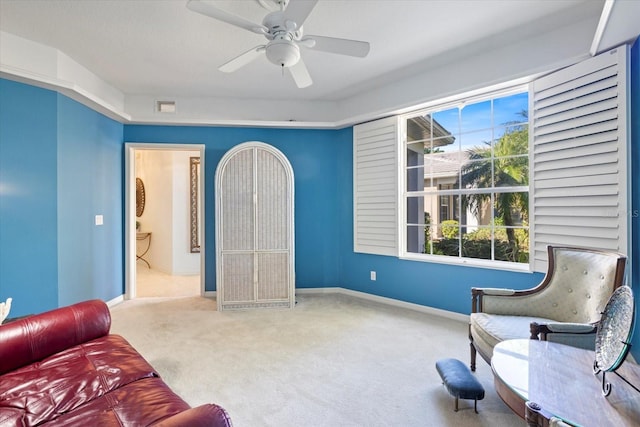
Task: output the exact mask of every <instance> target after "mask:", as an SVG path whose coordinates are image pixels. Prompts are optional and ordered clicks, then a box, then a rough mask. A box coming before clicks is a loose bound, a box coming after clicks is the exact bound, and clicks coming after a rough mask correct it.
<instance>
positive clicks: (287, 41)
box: [187, 0, 369, 88]
mask: <svg viewBox="0 0 640 427" xmlns="http://www.w3.org/2000/svg"><path fill="white" fill-rule="evenodd" d="M257 1H258V2H259V3H260V4H261V5H262V6H263V7H265V8H267V9H269V10H273V9H272V6H274V5H277V7H278V10H275V11H272V12H271V13H269V14H268V15H267V16H265V17H264V19H263V20H262V24H257V23H254V22H251V21H249V20H247V19H245V18H242V17H240V16H237V15H234V14H232V13H230V12H227V11H224V10H222V9H220V8H218V7H216V6H214V5H213V4H212V3H209V2H205V1H204V0H189V1H188V2H187V8H189V9H190V10H192V11H194V12H197V13H201V14H203V15H206V16H209V17H211V18H214V19H217V20H219V21H222V22H226V23H227V24H231V25H235V26H236V27H240V28H243V29H245V30H248V31H251V32H254V33H256V34H261V35H263V36H265V37H266V38H267V40H268V42H267V44H263V45H260V46H256V47H254V48H251V49H250V50H248V51H246V52H244V53H243V54H241V55H240V56H237V57H236V58H234V59H232V60H231V61H229V62H227V63H225V64H223V65H221V66H220V67H219V68H218V69H219V70H220V71H222V72H225V73H232V72H234V71H236V70H238V69H239V68H241V67H243V66H245V65H247V64H249V63H250V62H252V61H253V60H255V59H256V58H258V57H259V56H260V55H262V54H263V53H264V54H265V55H266V56H267V59H268V60H269V61H270V62H272V63H274V64H276V65H278V66H280V67H282V69H283V70H284V69H285V68H287V69H288V70H289V72H290V73H291V76H292V77H293V80H294V81H295V83H296V85H297V86H298V87H299V88H304V87H307V86H310V85H311V84H312V83H313V81H312V80H311V76H310V75H309V71H308V70H307V67H306V65H305V64H304V61H303V60H302V58H301V56H300V46H302V47H305V48H308V49H316V50H319V51H323V52H330V53H337V54H340V55H348V56H356V57H360V58H364V57H365V56H367V54H368V53H369V43H367V42H363V41H358V40H349V39H341V38H335V37H325V36H315V35H303V31H302V24H304V21H305V20H306V19H307V17H308V16H309V14H310V13H311V11H312V10H313V8H314V7H315V5H316V3H317V2H318V0H257Z"/></svg>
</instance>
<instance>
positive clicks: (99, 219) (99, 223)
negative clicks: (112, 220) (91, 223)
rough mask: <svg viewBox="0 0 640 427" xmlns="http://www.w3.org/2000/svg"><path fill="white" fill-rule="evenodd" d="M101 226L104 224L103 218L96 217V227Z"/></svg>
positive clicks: (100, 216)
mask: <svg viewBox="0 0 640 427" xmlns="http://www.w3.org/2000/svg"><path fill="white" fill-rule="evenodd" d="M102 224H104V218H103V217H102V215H96V225H102Z"/></svg>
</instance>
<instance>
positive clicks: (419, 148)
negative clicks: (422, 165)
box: [407, 141, 430, 166]
mask: <svg viewBox="0 0 640 427" xmlns="http://www.w3.org/2000/svg"><path fill="white" fill-rule="evenodd" d="M429 144H430V142H429V141H426V142H425V141H419V142H408V143H407V154H409V153H415V154H424V150H425V145H429ZM407 166H410V163H409V159H407Z"/></svg>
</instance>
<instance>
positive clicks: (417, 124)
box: [407, 115, 431, 143]
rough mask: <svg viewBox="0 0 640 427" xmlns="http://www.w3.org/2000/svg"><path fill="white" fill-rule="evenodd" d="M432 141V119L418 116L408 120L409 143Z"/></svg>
mask: <svg viewBox="0 0 640 427" xmlns="http://www.w3.org/2000/svg"><path fill="white" fill-rule="evenodd" d="M428 139H431V117H430V116H429V115H426V116H418V117H411V118H409V119H407V142H408V143H411V142H413V141H425V140H428Z"/></svg>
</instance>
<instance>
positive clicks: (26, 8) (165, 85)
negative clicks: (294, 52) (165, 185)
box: [0, 0, 640, 120]
mask: <svg viewBox="0 0 640 427" xmlns="http://www.w3.org/2000/svg"><path fill="white" fill-rule="evenodd" d="M294 1H296V0H294ZM619 2H620V1H619ZM215 3H216V4H218V5H219V6H220V7H221V8H224V9H225V10H227V11H230V12H233V13H235V14H237V15H241V16H242V17H244V18H247V19H249V20H252V21H255V22H261V21H262V18H263V17H264V15H266V14H267V13H268V11H267V10H266V9H264V8H263V7H261V6H260V4H259V3H258V1H256V0H235V1H229V0H226V1H216V2H215ZM634 3H635V2H634ZM638 3H640V2H638ZM185 5H186V0H83V1H79V0H47V1H45V0H0V31H3V32H5V33H9V34H12V35H15V36H19V37H21V38H24V39H27V40H30V41H33V42H37V43H39V44H42V45H44V46H48V47H51V48H53V49H56V50H57V51H59V52H61V53H64V54H66V55H67V56H68V57H70V58H71V59H72V60H73V61H75V62H77V63H78V64H80V65H82V66H83V67H85V68H86V69H88V70H89V71H90V72H91V73H93V74H95V75H96V76H97V77H98V78H100V79H102V80H103V81H104V82H105V83H106V84H107V85H108V86H110V87H112V88H113V89H115V90H116V91H117V92H120V93H122V95H123V97H124V98H125V99H129V100H131V102H129V101H125V103H124V106H123V107H122V108H123V110H127V108H128V109H130V110H132V111H129V113H130V114H132V115H133V116H134V117H133V119H135V111H133V110H135V105H136V100H137V99H147V97H148V98H149V99H159V98H166V99H169V98H173V99H178V100H180V99H192V100H193V99H200V100H201V103H204V104H207V102H209V103H211V102H215V101H214V100H216V99H217V100H224V101H225V102H234V101H238V102H243V100H244V101H251V100H269V101H271V102H274V101H275V102H293V103H320V104H323V105H325V106H327V105H337V103H343V102H348V100H350V99H353V98H354V97H358V96H362V95H363V94H366V93H368V92H371V91H375V90H376V89H378V88H380V87H382V86H388V85H390V84H393V83H394V82H397V81H399V80H402V79H406V78H410V77H412V76H413V75H414V74H415V73H418V72H424V70H425V69H427V68H430V67H434V66H436V65H442V64H446V63H448V62H449V63H454V62H453V61H456V60H458V59H460V58H464V57H467V56H470V55H473V56H477V55H479V54H481V53H482V51H483V50H487V51H489V50H491V49H495V47H496V44H497V43H501V44H510V45H513V46H517V45H518V44H519V43H521V42H522V41H523V40H525V39H527V38H531V37H533V36H535V35H539V34H544V33H546V32H552V31H556V30H558V29H559V28H562V27H568V26H571V25H574V24H576V23H582V24H581V25H583V26H587V27H588V28H587V32H586V34H591V35H592V37H590V38H588V39H586V40H584V45H585V46H586V47H587V51H588V48H589V47H590V46H591V43H592V38H593V35H594V34H595V33H596V27H597V23H598V20H599V19H600V16H601V13H602V10H603V5H604V0H556V1H540V0H536V1H529V0H519V1H506V0H497V1H494V0H483V1H473V0H471V1H467V0H455V1H436V0H320V1H319V2H318V4H317V5H316V7H315V9H314V10H313V11H312V13H311V15H310V16H309V18H308V19H307V21H306V22H305V25H304V31H305V34H317V35H325V36H332V37H342V38H350V39H356V40H364V41H368V42H370V44H371V51H370V54H369V55H368V56H367V57H366V58H352V57H346V56H340V55H335V54H329V53H323V52H318V51H313V50H309V49H304V50H303V52H302V56H303V58H304V61H305V63H306V65H307V67H308V69H309V71H310V74H311V76H312V78H313V81H314V84H313V85H312V86H310V87H308V88H304V89H298V88H297V87H296V85H295V84H294V82H293V81H292V79H291V77H290V76H289V75H288V74H285V75H284V76H283V75H282V70H281V69H279V68H278V67H277V66H275V65H273V64H271V63H269V62H268V61H267V60H266V58H264V57H262V58H259V59H258V60H257V61H255V62H253V63H251V64H249V65H247V66H245V67H244V68H242V69H241V70H239V71H237V72H235V73H233V74H225V73H222V72H220V71H218V70H217V67H218V66H220V65H221V64H223V63H225V62H226V61H228V60H230V59H232V58H234V57H235V56H237V55H239V54H240V53H242V52H245V51H246V50H248V49H250V48H251V47H254V46H257V45H259V44H263V43H264V38H263V37H262V36H260V35H257V34H254V33H251V32H248V31H245V30H242V29H240V28H237V27H233V26H230V25H228V24H225V23H222V22H218V21H216V20H214V19H212V18H209V17H206V16H203V15H200V14H197V13H195V12H192V11H190V10H188V9H187V8H186V7H185ZM634 21H637V20H634ZM629 25H632V26H635V27H637V24H629ZM638 32H640V31H638ZM638 32H636V33H635V34H636V35H637V33H638ZM541 48H542V49H545V48H546V49H550V48H552V46H547V47H544V46H543V47H541ZM2 59H3V58H2V51H0V61H1V60H2ZM499 66H500V65H499V64H495V67H499ZM185 104H186V102H185ZM273 105H276V104H273ZM296 105H297V104H296ZM300 105H301V104H300ZM203 108H204V107H203ZM201 109H202V108H201ZM200 115H201V116H203V117H201V119H202V120H204V116H206V113H203V112H202V111H201V112H200ZM266 116H268V114H267V113H265V117H266ZM256 119H258V120H259V118H256Z"/></svg>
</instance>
